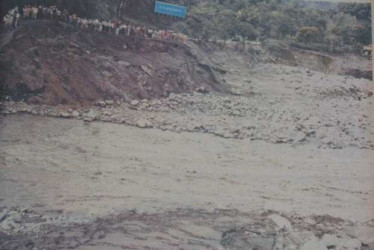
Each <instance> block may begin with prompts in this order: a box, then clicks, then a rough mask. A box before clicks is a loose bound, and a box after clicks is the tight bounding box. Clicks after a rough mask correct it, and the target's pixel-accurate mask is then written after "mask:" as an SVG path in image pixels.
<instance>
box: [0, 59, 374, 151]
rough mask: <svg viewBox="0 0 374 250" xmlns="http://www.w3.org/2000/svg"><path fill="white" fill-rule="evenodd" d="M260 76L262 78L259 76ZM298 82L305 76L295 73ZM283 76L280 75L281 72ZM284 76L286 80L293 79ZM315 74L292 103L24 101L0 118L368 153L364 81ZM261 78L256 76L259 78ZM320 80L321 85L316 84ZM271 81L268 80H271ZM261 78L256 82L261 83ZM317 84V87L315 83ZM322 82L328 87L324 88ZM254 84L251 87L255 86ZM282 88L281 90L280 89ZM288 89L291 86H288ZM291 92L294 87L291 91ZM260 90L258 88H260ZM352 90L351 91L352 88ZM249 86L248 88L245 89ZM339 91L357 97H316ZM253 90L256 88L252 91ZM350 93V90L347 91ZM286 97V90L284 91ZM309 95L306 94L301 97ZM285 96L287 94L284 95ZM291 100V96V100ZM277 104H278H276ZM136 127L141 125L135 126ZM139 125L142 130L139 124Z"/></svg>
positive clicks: (255, 99)
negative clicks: (85, 104)
mask: <svg viewBox="0 0 374 250" xmlns="http://www.w3.org/2000/svg"><path fill="white" fill-rule="evenodd" d="M259 68H260V69H259V70H261V71H260V73H257V74H260V75H261V74H264V75H265V76H266V77H268V76H269V75H270V72H273V71H274V70H276V71H279V70H281V72H294V71H295V69H294V68H284V67H281V66H271V67H270V66H269V65H261V66H259ZM262 71H263V73H262ZM295 72H296V73H292V74H300V75H301V76H300V77H299V78H300V79H301V80H303V77H305V76H303V74H306V72H305V71H301V70H300V71H295ZM282 74H283V73H282ZM292 74H290V76H289V77H291V78H292V77H293V76H292ZM319 74H320V73H318V72H315V75H314V76H313V77H316V78H317V79H318V81H317V82H314V83H313V85H310V86H309V85H308V84H303V83H304V81H300V83H297V87H298V92H297V95H295V96H293V97H292V98H288V97H287V96H282V95H278V94H277V95H276V96H273V95H267V94H265V93H261V91H258V93H259V94H258V95H254V96H250V97H247V96H242V95H238V96H232V95H222V94H221V95H217V94H215V93H207V94H201V93H196V92H195V93H193V94H174V93H170V94H169V96H168V97H165V98H159V99H144V98H143V99H133V100H132V101H131V102H130V103H121V102H119V104H118V103H117V102H116V101H112V100H106V101H99V102H97V104H96V107H95V108H93V109H94V110H95V112H97V115H93V117H92V118H90V117H88V116H87V114H85V113H87V112H86V111H81V110H78V109H77V111H78V112H79V113H80V115H78V116H77V114H76V113H75V114H74V115H73V112H67V113H66V114H62V115H61V112H60V110H63V112H66V111H64V110H66V109H64V108H63V107H62V108H60V109H57V108H56V107H53V106H46V105H42V106H40V105H39V106H38V105H30V104H26V103H24V102H13V101H6V102H3V104H2V107H3V108H2V110H1V111H0V112H1V113H3V114H15V113H19V112H22V113H29V114H33V115H42V116H46V115H47V116H53V117H56V116H57V117H59V116H62V117H67V118H68V117H70V116H71V117H74V118H78V119H85V120H86V121H92V120H100V121H105V122H114V123H125V124H128V125H135V126H137V122H138V120H140V119H144V120H148V121H150V120H152V127H155V128H160V129H163V130H170V131H175V132H181V131H184V132H200V133H210V134H214V135H217V136H220V137H223V138H235V139H249V140H264V141H267V142H271V143H277V144H295V145H299V144H310V143H312V144H315V145H317V146H318V147H322V148H332V149H341V148H344V147H352V146H353V147H358V148H365V149H374V142H373V140H372V138H374V132H373V131H374V130H373V129H372V126H373V125H372V124H371V117H370V115H369V114H368V112H369V110H370V107H371V104H370V103H371V102H372V98H373V97H372V96H369V95H367V97H365V98H364V97H363V96H362V93H369V92H368V91H371V90H370V85H369V82H368V81H366V80H362V79H361V80H360V79H350V78H349V81H350V83H349V85H348V84H347V83H344V84H343V83H341V82H342V81H346V80H347V79H345V78H344V77H340V76H323V74H320V75H319ZM265 76H261V77H265ZM321 76H323V78H322V79H323V80H320V79H321ZM272 77H274V76H272ZM261 79H262V78H261ZM319 81H321V82H319ZM327 81H328V84H327ZM256 82H257V80H256V79H255V80H253V81H252V82H251V84H253V85H254V86H255V84H256ZM285 84H286V83H283V84H282V85H285ZM289 84H291V83H289ZM293 84H294V83H292V84H291V85H292V89H294V87H295V86H293ZM261 85H262V83H261ZM351 85H354V86H355V87H352V86H351ZM251 87H253V86H251ZM340 87H344V88H345V89H346V90H344V91H345V92H344V93H348V92H350V93H351V92H352V93H354V95H355V96H356V95H357V96H358V97H359V96H360V95H361V97H362V98H361V100H359V99H358V98H350V99H347V98H348V97H347V96H342V95H332V96H330V97H329V98H328V99H326V98H323V97H322V96H321V93H322V92H323V91H328V90H331V89H340ZM256 88H259V87H258V86H257V87H256ZM349 89H352V90H349ZM286 90H287V91H286V93H287V94H289V89H286ZM306 90H310V91H311V92H305V91H306ZM290 95H291V94H290ZM291 96H292V95H291ZM280 103H281V104H282V105H279V104H280ZM140 125H142V124H140ZM142 126H143V125H142Z"/></svg>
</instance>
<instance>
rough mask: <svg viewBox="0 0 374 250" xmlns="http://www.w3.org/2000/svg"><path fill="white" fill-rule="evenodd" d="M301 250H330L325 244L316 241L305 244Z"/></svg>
mask: <svg viewBox="0 0 374 250" xmlns="http://www.w3.org/2000/svg"><path fill="white" fill-rule="evenodd" d="M300 250H328V248H327V247H326V246H325V244H324V243H323V242H321V241H319V240H316V239H314V240H311V241H308V242H307V243H305V244H304V245H303V246H302V247H301V248H300Z"/></svg>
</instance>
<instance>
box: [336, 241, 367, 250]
mask: <svg viewBox="0 0 374 250" xmlns="http://www.w3.org/2000/svg"><path fill="white" fill-rule="evenodd" d="M361 248H362V243H361V241H359V240H358V239H349V240H346V241H345V242H343V244H341V245H340V246H338V249H347V250H360V249H361Z"/></svg>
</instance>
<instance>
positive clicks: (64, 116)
mask: <svg viewBox="0 0 374 250" xmlns="http://www.w3.org/2000/svg"><path fill="white" fill-rule="evenodd" d="M60 117H63V118H70V117H71V116H70V114H69V113H68V112H61V113H60Z"/></svg>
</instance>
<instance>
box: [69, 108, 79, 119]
mask: <svg viewBox="0 0 374 250" xmlns="http://www.w3.org/2000/svg"><path fill="white" fill-rule="evenodd" d="M71 115H72V117H74V118H78V117H79V116H80V114H79V111H77V110H74V111H73V112H72V113H71Z"/></svg>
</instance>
